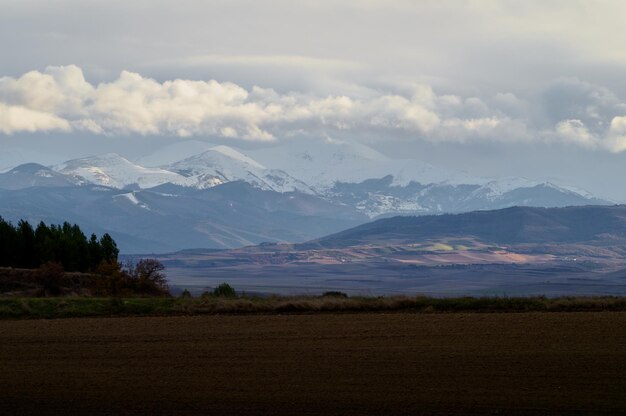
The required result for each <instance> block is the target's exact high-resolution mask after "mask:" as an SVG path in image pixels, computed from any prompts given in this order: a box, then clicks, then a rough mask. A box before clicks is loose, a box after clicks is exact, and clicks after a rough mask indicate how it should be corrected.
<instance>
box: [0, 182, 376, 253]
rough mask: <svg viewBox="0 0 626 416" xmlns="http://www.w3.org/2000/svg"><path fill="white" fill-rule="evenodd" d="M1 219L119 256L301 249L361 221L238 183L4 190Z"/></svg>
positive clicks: (320, 204) (294, 196)
mask: <svg viewBox="0 0 626 416" xmlns="http://www.w3.org/2000/svg"><path fill="white" fill-rule="evenodd" d="M0 215H2V216H3V217H4V218H7V219H9V220H12V221H17V220H19V219H22V218H24V219H27V220H29V221H31V222H32V223H37V222H38V221H42V220H43V221H45V222H47V223H60V222H63V221H70V222H75V223H78V224H79V225H80V226H81V228H83V229H84V230H86V231H88V232H98V233H102V232H103V231H106V232H109V233H111V234H112V235H113V237H114V238H115V239H116V241H118V243H119V245H120V248H121V249H122V251H123V252H125V253H138V252H168V251H176V250H180V249H183V248H189V247H208V248H232V247H241V246H245V245H252V244H259V243H261V242H266V241H271V242H286V241H306V240H309V239H312V238H317V237H321V236H323V235H326V234H329V233H332V232H334V231H336V230H340V229H345V228H348V227H351V226H354V225H356V224H359V223H363V222H364V221H365V220H366V218H365V217H364V216H362V215H359V214H358V213H355V212H354V210H352V209H351V208H350V207H346V206H341V205H337V204H334V203H332V202H329V201H327V200H324V199H322V198H320V197H317V196H314V195H307V194H302V193H278V192H273V191H264V190H261V189H258V188H255V187H252V186H251V185H249V184H247V183H245V182H232V183H228V184H224V185H221V186H217V187H213V188H209V189H196V188H190V187H181V186H176V185H170V184H167V185H162V186H159V187H156V188H153V189H150V190H118V189H113V188H107V187H102V186H93V185H85V186H71V187H44V188H42V187H29V188H23V189H19V190H6V189H4V190H0Z"/></svg>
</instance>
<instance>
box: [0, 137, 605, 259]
mask: <svg viewBox="0 0 626 416" xmlns="http://www.w3.org/2000/svg"><path fill="white" fill-rule="evenodd" d="M197 152H199V153H197ZM179 157H182V159H178V158H179ZM139 160H143V161H144V162H145V163H148V164H150V165H151V166H150V167H146V166H142V165H140V164H138V163H134V162H131V161H129V160H128V159H126V158H124V157H122V156H120V155H118V154H104V155H96V156H90V157H85V158H80V159H74V160H70V161H67V162H65V163H63V164H60V165H56V166H54V167H52V168H49V167H45V166H42V165H38V164H32V163H31V164H25V165H21V166H18V167H15V168H14V169H12V170H11V171H8V172H5V173H1V174H0V189H3V190H5V191H7V192H8V191H11V192H10V193H6V192H3V198H2V200H1V201H0V215H2V216H5V217H9V218H12V219H19V218H22V217H24V218H28V219H30V220H32V221H34V222H36V221H38V220H41V219H44V220H48V221H50V220H54V221H57V222H58V221H64V220H70V221H76V222H78V223H79V224H81V225H82V226H84V227H85V229H97V230H101V229H105V230H109V231H114V232H116V233H118V234H117V236H118V239H119V240H120V241H121V242H122V247H123V249H124V250H127V251H135V252H136V251H142V250H146V251H172V250H179V249H183V248H191V247H214V248H228V247H240V246H244V245H249V244H257V243H260V242H263V241H289V242H302V241H305V240H307V239H311V238H314V237H320V236H322V235H324V234H331V233H334V232H337V231H340V230H342V229H345V228H348V227H350V226H353V225H357V224H359V223H364V222H366V221H367V220H369V219H372V218H377V217H388V216H393V215H398V214H402V215H428V214H442V213H458V212H468V211H475V210H489V209H497V208H505V207H510V206H517V205H521V206H542V207H555V206H570V205H589V204H605V203H607V202H606V201H603V200H600V199H597V198H594V197H593V196H592V195H589V194H587V193H585V192H582V191H578V190H575V189H573V188H568V187H563V186H557V185H555V184H552V183H549V182H534V181H528V180H526V179H522V178H500V179H485V178H475V177H471V176H470V175H467V174H464V173H458V172H449V171H445V170H442V169H438V168H436V167H433V166H431V165H429V164H427V163H423V162H419V161H415V160H393V159H390V158H388V157H387V156H385V155H383V154H381V153H379V152H377V151H375V150H373V149H371V148H369V147H367V146H364V145H361V144H355V143H344V142H339V141H327V142H322V141H314V140H310V141H302V142H295V141H292V142H287V143H285V144H281V145H278V146H274V147H272V148H264V149H262V150H250V151H240V150H238V149H235V148H232V147H229V146H223V145H219V146H214V145H211V144H208V143H205V142H199V141H191V142H181V143H177V144H175V145H170V146H167V147H166V148H163V149H156V150H155V151H154V152H153V153H151V154H150V155H148V156H146V158H144V159H139ZM13 191H15V192H13ZM164 236H166V237H164Z"/></svg>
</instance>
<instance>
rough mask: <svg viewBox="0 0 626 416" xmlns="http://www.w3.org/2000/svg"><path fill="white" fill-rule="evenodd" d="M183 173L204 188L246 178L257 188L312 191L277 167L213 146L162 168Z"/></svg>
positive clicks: (196, 185)
mask: <svg viewBox="0 0 626 416" xmlns="http://www.w3.org/2000/svg"><path fill="white" fill-rule="evenodd" d="M165 168H166V169H168V170H170V171H172V172H175V173H177V174H179V175H182V176H184V177H185V178H187V179H188V182H187V183H189V184H191V186H193V187H196V188H199V189H205V188H211V187H213V186H216V185H221V184H224V183H228V182H234V181H245V182H247V183H249V184H251V185H253V186H255V187H257V188H260V189H263V190H271V191H277V192H296V191H297V192H303V193H308V194H312V193H315V192H314V191H313V189H311V187H309V186H308V185H307V184H306V183H304V182H301V181H299V180H297V179H295V178H293V177H292V176H290V175H289V174H288V173H286V172H284V171H282V170H278V169H267V168H266V167H265V166H263V165H261V164H260V163H258V162H257V161H255V160H253V159H251V158H250V157H248V156H246V155H244V154H243V153H241V152H239V151H237V150H235V149H233V148H231V147H228V146H215V147H212V148H210V149H209V150H207V151H205V152H203V153H200V154H199V155H195V156H191V157H189V158H186V159H183V160H181V161H178V162H176V163H173V164H171V165H169V166H166V167H165Z"/></svg>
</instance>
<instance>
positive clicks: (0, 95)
mask: <svg viewBox="0 0 626 416" xmlns="http://www.w3.org/2000/svg"><path fill="white" fill-rule="evenodd" d="M359 91H360V93H359V94H353V95H350V94H343V95H319V94H315V93H303V92H287V93H279V92H277V91H275V90H274V89H271V88H262V87H258V86H255V87H252V88H249V89H246V88H244V87H242V86H240V85H237V84H235V83H232V82H218V81H215V80H208V81H198V80H187V79H174V80H167V81H162V82H160V81H157V80H155V79H152V78H148V77H144V76H142V75H140V74H138V73H135V72H130V71H122V72H121V73H120V75H119V76H118V77H117V78H116V79H114V80H112V81H109V82H102V83H99V84H91V83H90V82H88V81H87V80H86V79H85V77H84V75H83V71H82V70H81V68H79V67H77V66H74V65H69V66H60V67H48V68H47V69H46V70H45V71H43V72H39V71H30V72H27V73H25V74H23V75H22V76H20V77H17V78H13V77H2V78H0V110H1V112H0V132H2V133H4V134H14V133H19V132H47V131H64V132H86V133H89V134H92V135H104V136H132V135H139V136H172V137H207V136H208V137H220V138H225V139H239V140H253V141H273V140H278V139H281V138H283V137H291V136H298V135H315V136H326V135H331V136H337V137H341V136H346V137H364V136H367V137H370V138H376V137H377V138H381V139H387V138H396V139H403V140H426V141H431V142H459V143H470V142H476V141H491V142H530V141H533V140H534V141H557V142H560V143H567V144H572V145H576V146H580V147H584V148H588V149H600V150H608V151H611V152H621V151H624V150H626V117H625V116H624V114H626V106H625V105H624V103H623V102H622V101H621V100H620V99H619V98H618V97H617V96H616V95H615V94H613V93H612V92H611V91H609V90H608V89H606V88H602V87H599V86H596V85H593V84H590V83H586V82H583V81H579V80H577V79H561V80H557V81H556V82H555V83H553V84H551V85H549V86H548V88H547V89H546V90H545V91H544V92H543V93H542V94H540V96H539V105H536V103H533V102H532V101H527V100H525V99H522V98H519V97H517V96H516V95H514V94H512V93H510V92H503V93H497V94H495V95H493V96H491V97H486V98H481V97H476V96H467V97H463V96H460V95H455V94H437V92H436V91H435V90H434V89H433V88H432V87H431V86H429V85H424V84H407V85H404V86H403V88H402V89H401V91H402V92H395V93H394V92H390V91H389V90H385V89H384V88H379V89H377V90H374V89H367V88H362V89H360V90H359ZM541 106H543V111H542V112H541V113H540V114H539V115H537V113H536V110H535V109H536V108H537V107H541Z"/></svg>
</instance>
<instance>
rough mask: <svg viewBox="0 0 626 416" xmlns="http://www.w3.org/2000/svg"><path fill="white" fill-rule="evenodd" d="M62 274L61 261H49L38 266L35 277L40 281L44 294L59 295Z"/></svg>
mask: <svg viewBox="0 0 626 416" xmlns="http://www.w3.org/2000/svg"><path fill="white" fill-rule="evenodd" d="M64 276H65V270H64V269H63V266H62V265H61V263H57V262H52V261H49V262H47V263H44V264H42V265H41V266H39V269H38V270H37V278H38V280H39V282H40V283H41V286H42V289H43V293H44V296H58V295H60V294H61V286H62V280H63V277H64Z"/></svg>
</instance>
